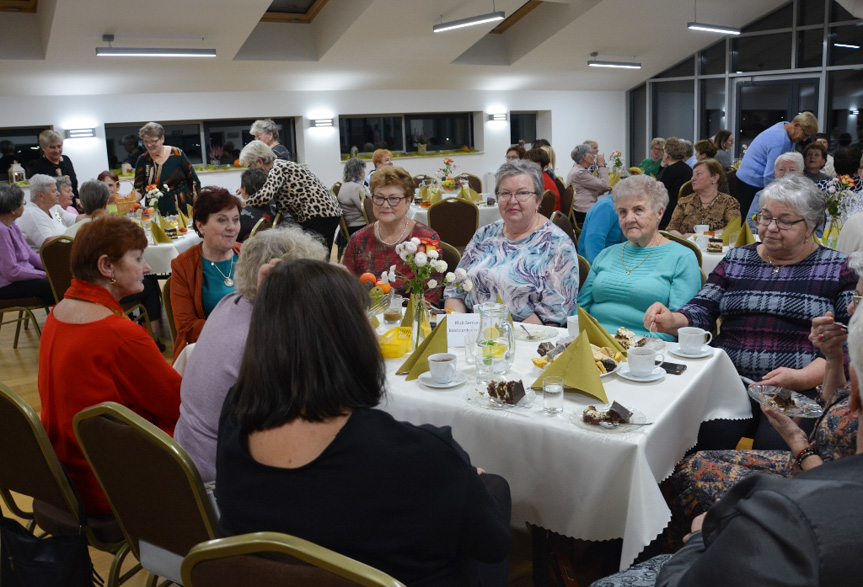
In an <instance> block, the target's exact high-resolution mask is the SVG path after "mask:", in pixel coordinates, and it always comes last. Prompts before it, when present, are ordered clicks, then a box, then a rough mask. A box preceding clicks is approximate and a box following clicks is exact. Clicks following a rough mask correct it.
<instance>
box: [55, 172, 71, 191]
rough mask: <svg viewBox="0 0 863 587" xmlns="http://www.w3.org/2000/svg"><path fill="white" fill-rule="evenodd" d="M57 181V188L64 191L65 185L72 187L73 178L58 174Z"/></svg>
mask: <svg viewBox="0 0 863 587" xmlns="http://www.w3.org/2000/svg"><path fill="white" fill-rule="evenodd" d="M55 181H56V182H57V189H58V190H60V191H63V186H69V187H72V180H71V179H69V178H68V177H66V176H65V175H58V176H57V179H56V180H55Z"/></svg>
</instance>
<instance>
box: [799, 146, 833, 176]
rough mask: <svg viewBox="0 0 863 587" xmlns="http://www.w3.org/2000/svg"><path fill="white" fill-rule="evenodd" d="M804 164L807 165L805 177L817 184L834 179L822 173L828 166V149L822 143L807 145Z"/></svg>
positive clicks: (804, 150)
mask: <svg viewBox="0 0 863 587" xmlns="http://www.w3.org/2000/svg"><path fill="white" fill-rule="evenodd" d="M803 162H804V165H805V168H804V172H803V175H805V176H806V177H808V178H809V179H811V180H812V181H814V182H815V183H818V182H819V181H830V179H832V178H831V177H830V176H829V175H827V174H826V173H824V172H822V171H821V170H822V169H824V166H825V165H826V164H827V147H825V146H824V145H822V144H821V143H819V142H817V141H816V142H814V143H809V144H808V145H806V148H805V149H803Z"/></svg>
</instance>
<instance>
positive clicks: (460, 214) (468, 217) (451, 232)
mask: <svg viewBox="0 0 863 587" xmlns="http://www.w3.org/2000/svg"><path fill="white" fill-rule="evenodd" d="M428 221H429V228H431V229H432V230H434V231H435V232H437V233H438V236H439V237H440V240H442V241H445V242H448V243H449V244H451V245H452V246H454V247H455V248H456V249H458V252H459V253H464V249H465V247H466V246H467V244H468V243H469V242H470V239H472V238H473V235H474V233H475V232H476V229H477V228H479V208H477V205H476V204H474V203H473V202H467V201H465V200H459V199H457V198H448V199H446V200H441V201H440V202H436V203H434V204H432V205H431V206H430V207H429V209H428Z"/></svg>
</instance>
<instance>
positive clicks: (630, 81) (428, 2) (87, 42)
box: [0, 0, 787, 96]
mask: <svg viewBox="0 0 863 587" xmlns="http://www.w3.org/2000/svg"><path fill="white" fill-rule="evenodd" d="M786 1H787V0H701V1H700V2H699V3H698V20H699V21H706V22H712V23H716V24H725V25H731V26H742V25H745V24H746V23H748V22H751V21H753V20H755V19H757V18H758V17H760V16H762V15H764V14H766V13H768V12H770V11H771V10H774V9H775V8H777V7H779V6H781V5H782V4H784V3H785V2H786ZM693 2H694V0H549V1H547V2H545V3H544V4H542V5H541V6H540V7H539V8H538V9H536V10H534V11H533V12H532V13H530V14H529V15H528V16H527V17H526V18H524V19H523V20H521V21H520V22H518V23H517V24H515V26H513V27H512V28H510V29H509V30H508V31H507V32H505V33H504V34H502V35H489V34H487V33H488V32H489V31H490V30H491V29H493V28H494V26H495V24H496V23H491V24H486V25H479V26H475V27H469V28H465V29H460V30H456V31H452V32H447V33H438V34H433V33H432V25H433V24H435V23H436V22H439V21H440V20H441V15H443V20H445V21H447V20H454V19H459V18H465V17H468V16H474V15H477V14H481V13H486V12H491V11H492V0H329V2H328V3H327V5H326V6H325V7H324V9H323V10H322V11H321V13H320V14H319V15H318V16H317V18H316V19H315V20H314V22H313V23H312V24H311V25H298V24H277V23H260V22H259V21H260V18H261V16H262V15H263V13H264V12H265V10H266V8H267V6H268V5H269V3H270V2H269V0H146V1H145V2H117V1H116V0H83V1H82V0H79V1H77V2H75V1H72V0H39V8H38V13H37V14H35V15H34V14H12V13H0V96H21V95H24V96H33V95H70V94H72V95H80V94H84V95H86V94H127V93H150V92H216V91H246V90H254V91H280V90H375V89H376V90H386V89H464V90H536V89H551V90H626V89H629V88H631V87H633V86H635V85H637V84H638V83H640V82H641V81H643V80H645V79H647V78H649V77H652V76H653V75H655V74H657V73H659V72H661V71H663V70H664V69H666V68H668V67H670V66H672V65H674V64H675V63H677V62H678V61H680V60H681V59H684V58H685V57H687V56H689V55H691V54H692V53H693V52H695V51H697V50H699V49H701V48H703V47H706V46H708V45H710V44H712V43H713V42H715V41H717V40H719V39H721V38H722V37H721V36H719V35H716V34H712V33H700V32H695V31H690V30H688V29H687V28H686V23H687V22H688V21H690V20H693V10H694V5H693ZM523 3H524V0H494V6H495V8H496V9H497V10H504V11H505V12H506V14H507V15H509V14H512V12H514V11H515V10H516V9H517V8H518V7H519V6H521V5H522V4H523ZM105 33H112V34H114V35H115V41H114V43H113V44H114V46H120V47H127V46H130V47H157V46H162V47H206V48H215V49H216V51H217V54H218V57H217V58H216V59H140V58H137V59H132V58H117V59H109V58H97V57H96V55H95V48H96V47H99V46H104V45H105V44H104V43H103V42H102V40H101V38H102V35H103V34H105ZM202 39H203V40H202ZM592 51H598V52H600V53H601V58H608V59H614V57H613V55H619V56H621V57H618V58H619V59H624V60H626V59H628V58H631V59H632V60H635V61H640V62H641V63H643V65H644V68H643V69H642V70H634V71H633V70H606V69H595V68H588V67H587V60H588V58H589V55H590V53H591V52H592ZM624 55H628V56H630V57H622V56H624Z"/></svg>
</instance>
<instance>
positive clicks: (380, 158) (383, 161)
mask: <svg viewBox="0 0 863 587" xmlns="http://www.w3.org/2000/svg"><path fill="white" fill-rule="evenodd" d="M372 165H374V166H375V168H374V169H372V170H371V171H369V174H368V175H367V176H366V178H365V180H364V181H363V185H366V186H371V181H372V175H374V173H375V172H376V171H377V170H378V169H383V168H384V167H392V166H393V165H394V163H393V152H392V151H390V150H388V149H376V150H375V152H374V153H372Z"/></svg>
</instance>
